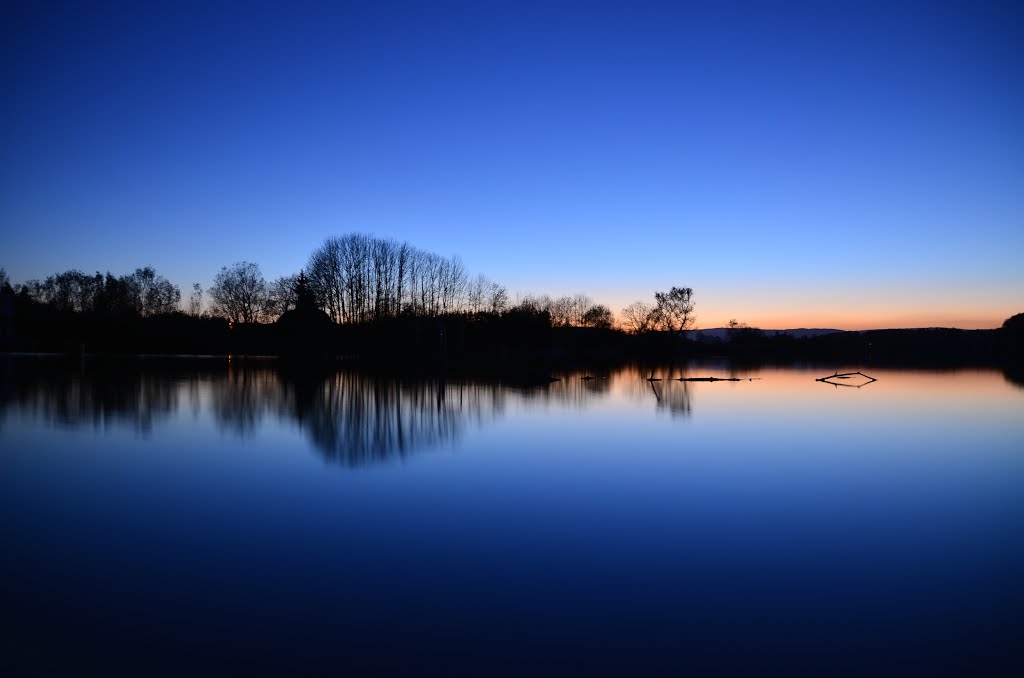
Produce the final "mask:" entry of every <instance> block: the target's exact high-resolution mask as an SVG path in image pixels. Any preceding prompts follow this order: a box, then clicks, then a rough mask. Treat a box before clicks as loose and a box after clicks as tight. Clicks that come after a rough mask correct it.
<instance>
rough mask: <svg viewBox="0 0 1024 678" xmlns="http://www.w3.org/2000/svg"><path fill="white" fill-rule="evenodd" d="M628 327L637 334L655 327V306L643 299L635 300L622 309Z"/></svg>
mask: <svg viewBox="0 0 1024 678" xmlns="http://www.w3.org/2000/svg"><path fill="white" fill-rule="evenodd" d="M621 315H622V318H623V320H624V321H625V325H626V328H627V329H628V330H630V331H632V332H634V333H636V334H642V333H644V332H649V331H650V330H652V329H653V328H654V307H653V306H651V305H650V304H645V303H644V302H642V301H634V302H633V303H632V304H630V305H629V306H627V307H625V308H624V309H622V314H621Z"/></svg>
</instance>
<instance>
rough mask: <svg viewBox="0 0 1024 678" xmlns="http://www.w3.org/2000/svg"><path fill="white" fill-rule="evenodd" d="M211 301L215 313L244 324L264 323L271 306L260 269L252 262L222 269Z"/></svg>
mask: <svg viewBox="0 0 1024 678" xmlns="http://www.w3.org/2000/svg"><path fill="white" fill-rule="evenodd" d="M210 298H211V299H212V300H213V311H214V313H216V314H217V315H221V316H223V317H225V318H227V319H228V320H233V321H235V322H241V323H254V322H259V321H261V320H263V319H265V316H266V313H267V309H268V306H269V302H270V294H269V291H268V289H267V281H266V280H264V279H263V273H261V272H260V267H259V266H257V265H256V264H254V263H252V262H249V261H240V262H238V263H235V264H233V265H232V266H230V267H228V266H224V267H222V268H221V269H220V272H219V273H217V275H216V276H214V278H213V286H212V287H210Z"/></svg>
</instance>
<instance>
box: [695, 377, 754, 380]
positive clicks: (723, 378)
mask: <svg viewBox="0 0 1024 678" xmlns="http://www.w3.org/2000/svg"><path fill="white" fill-rule="evenodd" d="M677 381H750V380H749V379H748V380H744V379H740V378H739V377H679V379H678V380H677Z"/></svg>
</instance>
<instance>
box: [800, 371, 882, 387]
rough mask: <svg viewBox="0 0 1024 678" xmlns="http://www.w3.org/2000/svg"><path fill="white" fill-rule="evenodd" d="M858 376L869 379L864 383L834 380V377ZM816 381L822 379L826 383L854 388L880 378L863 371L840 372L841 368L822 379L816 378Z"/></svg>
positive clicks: (847, 377)
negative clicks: (847, 382) (842, 382)
mask: <svg viewBox="0 0 1024 678" xmlns="http://www.w3.org/2000/svg"><path fill="white" fill-rule="evenodd" d="M856 376H860V377H864V378H865V379H867V381H865V382H864V383H863V384H839V383H836V382H835V381H833V379H849V378H850V377H856ZM814 381H820V382H823V383H825V384H832V385H833V386H850V387H852V388H860V387H861V386H867V385H868V384H870V383H871V382H873V381H878V380H877V379H875V378H874V377H872V376H869V375H867V374H864V373H863V372H843V373H842V374H840V373H839V370H836V373H835V374H830V375H828V376H827V377H822V378H821V379H815V380H814Z"/></svg>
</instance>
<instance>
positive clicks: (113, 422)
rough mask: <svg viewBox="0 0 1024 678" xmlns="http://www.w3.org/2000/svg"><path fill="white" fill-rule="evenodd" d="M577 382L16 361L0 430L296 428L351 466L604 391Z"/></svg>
mask: <svg viewBox="0 0 1024 678" xmlns="http://www.w3.org/2000/svg"><path fill="white" fill-rule="evenodd" d="M580 376H581V375H579V374H568V373H567V374H563V375H561V377H560V380H559V381H556V382H553V383H551V384H549V385H545V386H537V387H530V388H523V387H521V385H519V384H515V385H506V384H503V383H501V382H475V381H472V380H448V379H445V378H443V377H438V378H434V379H408V378H398V377H393V376H383V377H382V376H376V375H369V374H364V373H359V372H352V371H337V372H319V373H310V372H303V371H290V370H287V369H281V368H279V367H278V366H276V365H275V364H274V363H259V362H254V363H247V364H241V365H239V364H237V363H235V364H231V363H228V364H226V365H225V363H224V361H222V360H212V359H211V360H209V361H178V362H175V361H161V362H146V361H141V362H139V361H125V362H112V361H96V362H90V361H86V362H85V363H82V362H77V363H67V362H65V361H62V360H53V359H42V358H40V359H17V360H6V361H4V362H3V365H2V367H0V377H2V378H0V427H2V426H3V423H4V421H5V420H7V419H8V418H9V417H11V416H13V415H15V414H17V416H19V417H21V418H23V419H27V420H36V421H38V422H40V423H42V424H44V425H46V426H59V427H61V428H65V429H76V428H89V429H93V430H99V431H105V430H107V429H108V428H110V427H112V426H120V427H128V428H130V429H131V430H134V431H135V432H136V433H137V434H139V435H140V436H142V437H144V438H148V437H150V436H152V435H153V430H154V427H155V426H157V425H159V423H160V422H164V421H167V422H169V420H171V419H173V418H175V417H186V416H191V417H192V418H193V419H197V418H199V417H202V416H209V417H211V418H212V419H213V421H214V423H215V425H216V426H217V427H218V428H219V429H220V430H221V431H222V432H225V433H229V434H231V435H234V436H238V437H240V438H251V437H256V436H258V435H259V434H260V433H261V431H262V430H263V429H264V427H266V426H268V425H274V426H279V425H282V424H283V425H286V426H296V427H297V428H298V429H299V430H301V431H302V432H303V434H304V435H305V436H306V437H307V439H308V440H309V441H310V443H311V444H312V446H313V447H314V448H315V449H316V450H317V451H318V452H320V453H321V454H322V455H323V457H324V458H325V459H327V460H329V461H331V462H334V463H340V464H344V465H347V466H360V465H363V464H368V463H375V462H381V461H387V460H391V459H400V458H403V457H405V456H406V455H408V454H410V453H412V452H414V451H420V450H424V449H427V448H430V447H436V446H438V445H441V444H445V443H450V442H452V441H453V440H455V439H456V438H457V437H458V436H459V435H461V433H462V432H463V431H465V430H466V428H467V427H469V426H474V425H479V424H482V423H485V422H488V421H492V420H494V419H495V418H497V417H500V416H502V415H503V413H504V412H505V411H506V409H507V408H508V407H509V402H510V400H514V401H515V402H517V403H526V404H528V403H534V404H536V405H537V406H539V407H547V406H549V405H551V404H553V403H557V404H568V405H574V406H577V407H581V408H582V407H585V406H586V404H587V403H588V402H590V401H591V400H593V399H595V398H598V399H600V398H604V397H606V396H607V395H608V394H609V393H610V392H611V385H612V383H613V379H610V378H608V375H603V376H600V377H595V378H594V379H589V380H585V379H581V378H580ZM169 425H170V424H169Z"/></svg>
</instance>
